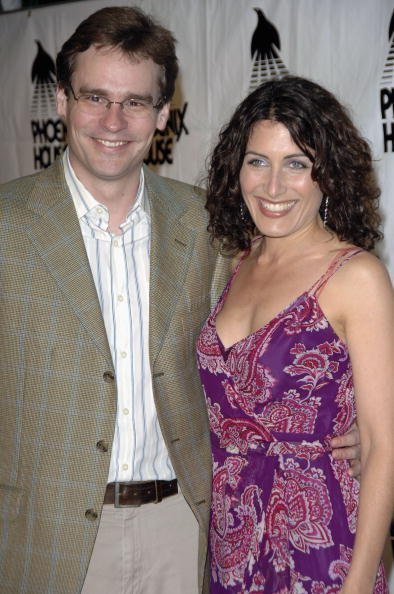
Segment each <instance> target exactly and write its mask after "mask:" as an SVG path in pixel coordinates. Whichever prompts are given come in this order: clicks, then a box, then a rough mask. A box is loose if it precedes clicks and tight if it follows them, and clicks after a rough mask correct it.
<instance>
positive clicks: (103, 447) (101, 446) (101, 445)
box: [96, 439, 108, 452]
mask: <svg viewBox="0 0 394 594" xmlns="http://www.w3.org/2000/svg"><path fill="white" fill-rule="evenodd" d="M96 448H97V449H98V450H99V451H100V452H108V442H107V441H105V440H104V439H100V441H98V442H97V443H96Z"/></svg>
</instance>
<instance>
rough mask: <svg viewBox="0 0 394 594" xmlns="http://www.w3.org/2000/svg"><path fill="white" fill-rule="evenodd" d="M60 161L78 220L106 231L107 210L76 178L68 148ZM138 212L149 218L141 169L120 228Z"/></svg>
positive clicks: (130, 221) (129, 221) (128, 222)
mask: <svg viewBox="0 0 394 594" xmlns="http://www.w3.org/2000/svg"><path fill="white" fill-rule="evenodd" d="M62 159H63V167H64V174H65V178H66V182H67V185H68V188H69V190H70V193H71V197H72V199H73V202H74V206H75V210H76V212H77V216H78V219H79V220H82V219H85V220H89V221H90V222H91V223H93V224H94V225H96V226H98V227H100V228H104V229H105V230H106V229H107V227H108V222H109V213H108V208H107V207H106V206H105V205H104V204H101V203H100V202H98V201H97V200H96V199H95V198H94V197H93V195H92V194H91V193H90V192H89V190H87V189H86V188H85V186H84V185H83V183H82V182H81V181H80V180H79V179H78V178H77V176H76V174H75V171H74V169H73V168H72V165H71V163H70V157H69V149H68V147H67V148H66V150H65V151H64V153H63V157H62ZM140 210H142V211H143V212H144V213H145V215H146V216H147V217H148V219H149V218H150V217H149V201H148V199H147V196H146V192H145V176H144V171H143V168H142V167H141V173H140V182H139V186H138V190H137V195H136V199H135V201H134V204H133V206H132V208H131V209H130V211H129V213H128V215H127V217H126V221H125V222H124V223H123V224H122V225H121V227H123V226H124V225H129V224H130V223H132V221H133V218H134V215H135V214H136V213H137V211H140Z"/></svg>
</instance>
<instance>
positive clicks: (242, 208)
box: [239, 201, 246, 223]
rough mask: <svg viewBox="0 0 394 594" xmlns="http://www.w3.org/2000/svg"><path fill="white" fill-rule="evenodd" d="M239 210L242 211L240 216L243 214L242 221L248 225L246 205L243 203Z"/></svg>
mask: <svg viewBox="0 0 394 594" xmlns="http://www.w3.org/2000/svg"><path fill="white" fill-rule="evenodd" d="M239 210H240V214H241V221H242V222H243V223H246V208H245V203H244V202H243V201H242V202H241V204H240V205H239Z"/></svg>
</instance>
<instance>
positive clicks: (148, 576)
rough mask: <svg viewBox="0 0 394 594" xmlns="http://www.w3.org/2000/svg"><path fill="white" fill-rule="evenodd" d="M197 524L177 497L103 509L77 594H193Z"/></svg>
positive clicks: (195, 588)
mask: <svg viewBox="0 0 394 594" xmlns="http://www.w3.org/2000/svg"><path fill="white" fill-rule="evenodd" d="M197 559H198V523H197V520H196V519H195V517H194V515H193V513H192V511H191V510H190V508H189V506H188V504H187V503H186V501H185V499H184V497H183V495H182V494H181V493H178V494H177V495H172V496H171V497H167V498H166V499H163V500H162V501H161V502H160V503H147V504H144V505H141V506H140V507H124V508H115V507H114V506H112V505H104V507H103V512H102V515H101V520H100V526H99V530H98V534H97V538H96V542H95V545H94V549H93V554H92V557H91V560H90V564H89V568H88V572H87V575H86V579H85V583H84V586H83V589H82V592H81V594H197V593H198V587H197Z"/></svg>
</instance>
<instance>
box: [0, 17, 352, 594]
mask: <svg viewBox="0 0 394 594" xmlns="http://www.w3.org/2000/svg"><path fill="white" fill-rule="evenodd" d="M177 69H178V67H177V59H176V55H175V48H174V39H173V37H172V35H171V33H170V32H169V31H167V30H166V29H164V28H162V27H161V26H159V25H157V24H156V23H154V22H153V21H152V20H151V19H150V18H148V17H147V16H146V15H145V14H144V13H142V12H141V11H140V10H138V9H135V8H125V7H123V8H115V7H113V8H105V9H102V10H100V11H98V12H96V13H95V14H93V15H91V16H90V17H89V18H88V19H87V20H86V21H84V22H82V23H81V24H80V26H79V27H78V28H77V30H76V31H75V33H74V34H73V35H72V36H71V38H70V39H69V40H68V41H66V43H65V44H64V45H63V47H62V49H61V51H60V53H59V55H58V58H57V77H58V91H57V108H58V113H59V115H60V116H61V117H62V118H63V119H64V121H65V123H66V124H67V128H68V149H67V151H66V152H65V153H64V155H63V157H62V158H61V159H60V160H59V161H58V162H57V163H55V164H54V165H53V166H52V167H50V168H49V169H48V170H46V171H43V172H41V173H39V174H37V175H34V176H30V177H27V178H23V179H20V180H16V181H14V182H10V183H8V184H6V185H4V186H3V188H2V190H1V196H0V208H1V210H0V232H1V235H0V237H1V250H0V283H1V294H0V350H1V357H0V378H1V400H0V401H1V406H2V409H1V411H0V414H1V431H0V452H1V464H0V469H1V475H0V501H1V509H2V513H1V533H0V543H1V544H0V547H1V548H0V584H1V589H2V591H4V592H6V593H7V594H17V593H20V592H24V593H25V594H28V593H30V594H45V593H48V594H49V593H59V594H74V593H75V594H76V593H78V592H81V591H82V593H83V594H93V593H94V594H104V593H105V594H109V593H111V594H112V593H113V594H118V593H119V594H120V593H122V594H123V593H124V594H126V593H129V592H130V593H131V592H133V593H136V592H138V593H143V594H153V593H159V592H160V594H170V593H171V594H177V593H179V594H180V593H182V594H194V593H196V592H201V591H205V592H206V591H207V587H208V582H207V580H206V575H207V563H206V557H207V531H208V520H209V503H210V501H209V499H210V472H211V455H210V444H209V436H208V425H207V417H206V410H205V403H204V398H203V395H202V391H201V387H200V384H199V380H198V377H197V372H196V368H195V356H194V348H195V340H196V336H197V334H198V331H199V329H200V327H201V325H202V323H203V321H204V319H205V317H206V315H207V313H208V310H209V307H210V303H211V299H213V298H215V297H216V296H217V293H218V291H219V290H220V288H221V287H222V286H223V282H224V280H225V278H226V276H227V273H228V270H227V263H226V261H225V260H224V259H221V258H219V257H217V255H216V254H215V252H214V249H213V248H212V247H211V245H210V244H209V241H208V238H207V235H206V225H207V221H206V216H205V213H204V209H203V196H202V193H201V191H199V190H197V189H196V188H193V187H191V186H188V185H186V184H183V183H180V182H176V181H173V180H166V179H163V178H160V177H158V176H157V175H155V174H153V173H152V172H150V171H149V170H148V169H147V168H145V167H144V166H143V159H144V157H145V155H146V153H147V151H148V149H149V146H150V143H151V141H152V137H153V135H154V132H155V130H156V128H157V129H159V130H163V129H164V128H165V126H166V122H167V118H168V115H169V107H170V100H171V97H172V95H173V92H174V84H175V79H176V75H177ZM345 441H348V442H349V443H350V444H351V443H352V442H354V438H353V437H352V436H350V437H348V438H347V440H345ZM197 560H198V563H197ZM204 577H205V582H204Z"/></svg>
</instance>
